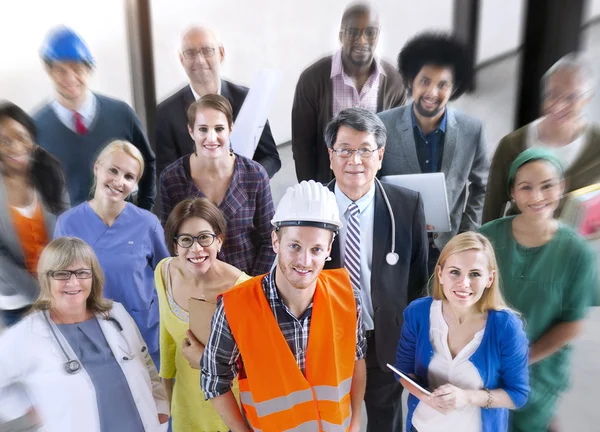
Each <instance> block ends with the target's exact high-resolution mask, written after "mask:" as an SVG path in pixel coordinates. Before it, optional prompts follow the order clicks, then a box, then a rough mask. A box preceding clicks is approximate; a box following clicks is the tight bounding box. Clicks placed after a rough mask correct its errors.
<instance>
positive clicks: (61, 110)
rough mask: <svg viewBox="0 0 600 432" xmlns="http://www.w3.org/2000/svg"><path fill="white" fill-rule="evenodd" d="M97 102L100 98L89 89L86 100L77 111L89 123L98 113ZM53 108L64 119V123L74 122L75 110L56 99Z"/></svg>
mask: <svg viewBox="0 0 600 432" xmlns="http://www.w3.org/2000/svg"><path fill="white" fill-rule="evenodd" d="M97 104H98V100H97V98H96V95H95V94H94V93H92V92H91V91H90V90H88V91H87V97H86V98H85V102H83V105H81V107H79V110H78V111H77V112H78V113H79V115H81V117H82V118H83V122H84V123H86V124H89V123H91V122H92V120H93V119H94V115H95V114H96V105H97ZM52 108H53V109H54V112H56V115H57V116H58V117H59V118H60V119H61V120H62V121H63V123H66V124H71V123H72V122H73V111H71V110H70V109H68V108H65V107H64V106H62V105H61V104H60V103H59V102H58V101H57V100H56V99H54V100H53V101H52Z"/></svg>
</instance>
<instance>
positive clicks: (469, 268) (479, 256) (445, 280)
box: [437, 250, 495, 310]
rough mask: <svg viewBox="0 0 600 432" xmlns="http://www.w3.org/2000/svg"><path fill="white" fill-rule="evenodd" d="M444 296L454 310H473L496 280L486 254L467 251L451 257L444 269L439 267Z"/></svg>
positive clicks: (444, 264)
mask: <svg viewBox="0 0 600 432" xmlns="http://www.w3.org/2000/svg"><path fill="white" fill-rule="evenodd" d="M437 272H438V279H439V281H440V284H441V285H442V289H443V292H444V296H445V297H446V299H447V300H448V302H449V303H450V305H451V306H452V307H453V308H456V309H458V310H467V309H470V308H473V307H474V306H475V305H476V304H477V302H478V301H479V300H480V299H481V297H482V295H483V293H484V291H485V290H486V289H488V288H489V287H490V286H491V285H492V282H493V280H494V277H495V271H491V272H490V270H489V262H488V259H487V257H486V255H485V253H484V252H482V251H479V250H466V251H462V252H457V253H455V254H452V255H450V256H449V257H448V258H447V259H446V262H445V263H443V267H441V266H437Z"/></svg>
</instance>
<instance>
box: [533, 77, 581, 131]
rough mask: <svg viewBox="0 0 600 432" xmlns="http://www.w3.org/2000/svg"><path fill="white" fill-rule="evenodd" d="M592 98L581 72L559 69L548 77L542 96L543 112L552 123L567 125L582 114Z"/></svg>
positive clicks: (559, 125)
mask: <svg viewBox="0 0 600 432" xmlns="http://www.w3.org/2000/svg"><path fill="white" fill-rule="evenodd" d="M591 99H592V91H591V90H590V89H589V88H588V87H587V83H586V81H585V79H584V78H583V77H582V75H581V73H580V72H578V71H577V70H573V69H567V68H565V69H560V70H558V71H556V72H555V73H554V74H552V75H551V76H550V77H548V80H547V82H546V88H545V92H544V98H543V109H544V114H546V115H547V116H548V120H550V121H551V122H552V123H553V124H554V125H556V126H558V127H569V126H571V125H572V124H573V122H575V121H577V120H579V118H580V117H581V116H582V115H583V111H584V109H585V106H586V105H587V104H588V103H589V102H590V100H591Z"/></svg>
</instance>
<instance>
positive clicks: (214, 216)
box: [165, 198, 227, 256]
mask: <svg viewBox="0 0 600 432" xmlns="http://www.w3.org/2000/svg"><path fill="white" fill-rule="evenodd" d="M192 218H200V219H204V220H205V221H206V222H208V223H209V224H210V226H211V227H212V229H213V230H214V232H215V234H217V235H218V236H220V237H221V240H222V241H225V234H226V232H227V222H226V221H225V216H223V212H221V210H219V207H217V206H216V205H215V204H213V202H212V201H211V200H209V199H208V198H188V199H185V200H183V201H181V202H180V203H179V204H177V205H176V206H175V208H174V209H173V211H172V212H171V214H170V215H169V217H168V218H167V223H166V224H165V243H166V244H167V248H168V249H169V253H170V254H171V256H174V255H175V240H174V239H175V236H176V235H177V234H178V233H179V228H180V227H181V225H182V224H183V223H184V222H185V221H186V220H188V219H192Z"/></svg>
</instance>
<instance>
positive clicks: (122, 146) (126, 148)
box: [91, 140, 144, 195]
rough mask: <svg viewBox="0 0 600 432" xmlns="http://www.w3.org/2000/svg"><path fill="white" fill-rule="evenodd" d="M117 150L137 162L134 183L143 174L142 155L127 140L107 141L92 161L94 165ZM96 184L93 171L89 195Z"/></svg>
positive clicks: (94, 191)
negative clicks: (138, 170)
mask: <svg viewBox="0 0 600 432" xmlns="http://www.w3.org/2000/svg"><path fill="white" fill-rule="evenodd" d="M118 151H122V152H123V153H125V154H126V155H128V156H130V157H132V158H134V159H135V160H136V162H137V163H138V164H139V166H140V172H139V174H138V176H137V178H136V179H135V181H136V183H137V182H139V181H140V179H141V178H142V175H144V156H143V155H142V152H140V151H139V149H138V148H137V147H136V146H134V145H133V144H131V143H130V142H129V141H124V140H114V141H111V142H109V143H108V144H107V145H106V146H105V147H104V148H103V149H102V150H101V151H100V153H99V154H98V157H97V158H96V161H95V162H94V166H96V165H99V164H101V163H102V162H104V160H105V159H106V158H107V157H109V156H110V155H111V154H113V153H116V152H118ZM96 184H97V178H96V174H95V173H94V183H93V185H92V191H91V195H94V194H95V193H96Z"/></svg>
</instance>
